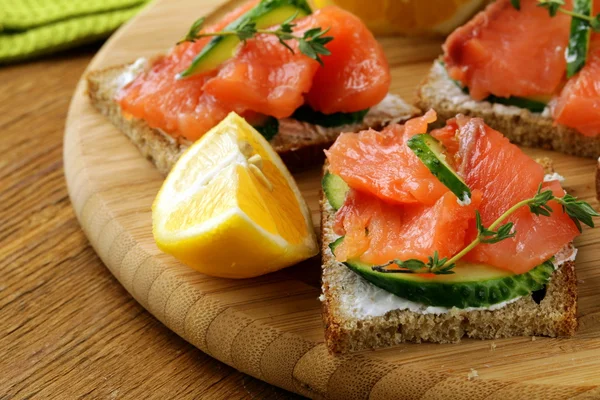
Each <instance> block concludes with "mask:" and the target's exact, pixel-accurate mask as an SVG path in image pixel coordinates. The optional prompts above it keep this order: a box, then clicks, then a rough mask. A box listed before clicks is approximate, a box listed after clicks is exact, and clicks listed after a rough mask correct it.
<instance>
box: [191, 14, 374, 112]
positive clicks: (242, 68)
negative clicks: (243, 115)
mask: <svg viewBox="0 0 600 400" xmlns="http://www.w3.org/2000/svg"><path fill="white" fill-rule="evenodd" d="M321 14H322V11H321V10H319V11H316V12H315V13H314V14H312V15H309V16H307V17H305V18H302V19H301V20H299V21H298V22H296V27H295V28H294V34H295V35H297V36H302V35H303V34H304V32H305V31H306V30H308V29H310V28H314V27H316V26H319V25H318V24H319V20H320V19H323V16H322V15H321ZM340 40H341V39H340ZM287 43H288V45H289V46H290V47H291V48H292V49H293V50H294V53H292V52H290V51H289V50H288V49H286V48H285V47H284V46H282V45H281V43H279V40H278V39H277V38H276V37H275V36H273V35H259V36H257V37H256V38H253V39H249V40H248V41H247V42H246V45H244V46H242V47H241V48H240V50H239V52H238V54H237V55H236V56H235V57H234V58H231V59H229V60H228V61H226V62H225V63H224V64H223V65H222V66H221V68H220V70H219V72H218V74H217V75H216V76H215V77H213V78H211V79H209V80H208V81H207V82H206V83H205V84H204V87H203V89H204V90H205V91H206V93H208V94H210V95H211V96H214V97H215V98H216V99H218V100H219V101H221V102H223V103H224V104H227V105H228V106H230V107H233V108H234V109H243V110H251V111H254V112H258V113H262V114H267V115H271V116H273V117H275V118H287V117H289V116H291V115H292V114H293V113H294V111H296V109H297V108H298V107H300V106H301V105H302V104H303V103H304V94H306V93H308V92H309V90H310V88H311V87H312V85H313V78H314V76H315V73H316V72H317V69H318V68H319V63H318V62H317V61H315V60H313V59H311V58H309V57H308V56H306V55H304V54H302V53H301V52H300V51H299V50H298V42H297V41H288V42H287ZM375 104H376V103H375Z"/></svg>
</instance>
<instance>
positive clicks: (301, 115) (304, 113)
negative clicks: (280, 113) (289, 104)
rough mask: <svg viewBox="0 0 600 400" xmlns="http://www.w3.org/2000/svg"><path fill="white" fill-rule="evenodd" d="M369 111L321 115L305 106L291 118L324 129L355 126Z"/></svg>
mask: <svg viewBox="0 0 600 400" xmlns="http://www.w3.org/2000/svg"><path fill="white" fill-rule="evenodd" d="M368 112H369V109H368V108H367V109H366V110H361V111H356V112H352V113H343V112H337V113H333V114H323V113H321V112H319V111H315V110H313V109H312V108H310V107H309V106H307V105H304V106H302V107H300V108H298V109H297V110H296V111H295V112H294V114H293V115H292V118H294V119H297V120H298V121H303V122H308V123H310V124H314V125H320V126H323V127H325V128H334V127H337V126H342V125H349V124H356V123H359V122H362V120H363V119H364V118H365V115H367V113H368Z"/></svg>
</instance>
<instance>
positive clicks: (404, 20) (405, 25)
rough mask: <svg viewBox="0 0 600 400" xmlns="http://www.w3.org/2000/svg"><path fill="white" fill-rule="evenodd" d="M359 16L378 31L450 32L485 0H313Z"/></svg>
mask: <svg viewBox="0 0 600 400" xmlns="http://www.w3.org/2000/svg"><path fill="white" fill-rule="evenodd" d="M313 3H314V5H315V6H316V7H317V8H321V7H325V6H328V5H332V4H334V5H337V6H340V7H342V8H345V9H346V10H348V11H350V12H351V13H353V14H356V15H357V16H358V17H360V18H361V19H362V20H363V21H364V22H365V24H367V26H368V27H369V29H370V30H371V31H372V32H373V33H375V34H377V35H390V34H401V35H409V36H414V35H447V34H449V33H450V32H452V31H453V30H454V29H455V28H457V27H459V26H461V25H462V24H464V23H465V22H467V21H468V20H469V18H471V17H472V16H473V15H474V14H475V13H476V12H477V11H479V10H480V9H481V8H482V7H483V6H484V5H485V4H487V1H486V0H371V1H364V0H313Z"/></svg>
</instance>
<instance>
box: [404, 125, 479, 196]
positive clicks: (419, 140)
mask: <svg viewBox="0 0 600 400" xmlns="http://www.w3.org/2000/svg"><path fill="white" fill-rule="evenodd" d="M406 145H407V146H408V147H409V148H410V149H411V150H412V151H413V153H415V155H416V156H417V157H419V159H420V160H421V161H422V162H423V164H425V166H426V167H427V168H428V169H429V170H430V171H431V173H432V174H433V175H434V176H435V177H436V178H438V180H439V181H440V182H442V183H443V184H444V185H445V186H446V187H447V188H448V189H450V191H451V192H452V193H454V194H455V195H456V197H458V199H459V200H460V201H462V202H468V201H469V199H470V198H471V189H469V187H468V186H467V184H466V183H465V182H464V181H463V180H462V178H461V177H460V176H458V174H457V173H456V171H454V169H453V168H452V167H451V166H450V164H448V163H447V162H446V149H445V148H444V146H443V145H442V144H441V143H440V142H439V141H438V140H437V139H436V138H434V137H433V136H430V135H428V134H426V133H421V134H418V135H415V136H413V137H411V138H410V139H409V140H408V142H406Z"/></svg>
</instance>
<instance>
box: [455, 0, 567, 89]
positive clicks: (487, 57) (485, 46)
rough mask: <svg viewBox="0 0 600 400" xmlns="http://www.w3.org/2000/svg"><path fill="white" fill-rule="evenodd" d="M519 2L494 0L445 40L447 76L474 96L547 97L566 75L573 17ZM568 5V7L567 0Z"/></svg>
mask: <svg viewBox="0 0 600 400" xmlns="http://www.w3.org/2000/svg"><path fill="white" fill-rule="evenodd" d="M537 4H538V1H537V0H521V10H520V11H518V10H516V9H515V8H514V7H513V6H512V5H511V2H510V0H497V1H495V2H494V3H492V4H490V5H489V6H488V7H487V8H486V9H485V10H484V11H482V12H481V13H479V14H477V15H476V16H475V17H474V18H473V19H472V20H471V21H469V22H468V23H467V24H465V25H463V26H462V27H460V28H458V29H456V30H455V31H454V32H453V33H452V34H451V35H450V36H448V38H447V40H446V42H445V44H444V46H443V47H444V62H445V64H446V68H447V71H448V74H449V75H450V77H451V78H452V79H454V80H457V81H460V82H461V83H462V84H463V85H464V86H466V87H467V88H468V89H469V93H470V96H471V97H472V98H473V99H475V100H482V99H485V98H486V97H487V96H488V95H490V94H493V95H495V96H499V97H510V96H518V97H535V96H551V95H554V94H555V93H557V92H558V91H559V90H560V85H561V83H562V81H563V78H564V76H565V70H566V60H565V49H566V47H567V44H568V41H569V32H570V23H571V17H570V16H568V15H565V14H562V13H558V14H557V15H556V16H555V17H550V15H549V14H548V10H546V9H543V8H541V7H538V6H537ZM564 7H566V8H569V9H570V8H572V2H571V1H569V0H567V1H566V4H565V6H564Z"/></svg>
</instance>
